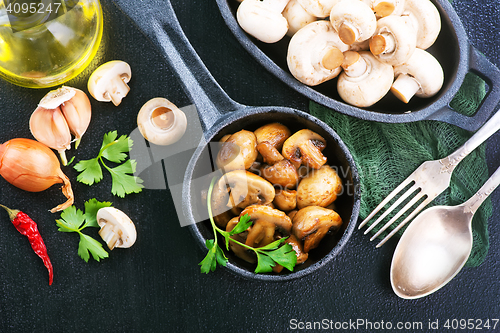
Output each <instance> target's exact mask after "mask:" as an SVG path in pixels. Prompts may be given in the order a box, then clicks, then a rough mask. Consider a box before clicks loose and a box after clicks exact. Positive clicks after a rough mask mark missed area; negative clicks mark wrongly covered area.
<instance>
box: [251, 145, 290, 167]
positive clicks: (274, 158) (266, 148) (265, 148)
mask: <svg viewBox="0 0 500 333" xmlns="http://www.w3.org/2000/svg"><path fill="white" fill-rule="evenodd" d="M257 151H258V152H259V153H260V155H261V156H262V159H263V160H264V163H266V164H268V165H274V164H276V163H278V162H279V161H281V160H283V159H284V157H283V155H281V154H280V152H279V151H278V149H276V148H274V146H273V145H271V144H270V143H269V142H267V141H264V142H261V143H259V144H258V145H257Z"/></svg>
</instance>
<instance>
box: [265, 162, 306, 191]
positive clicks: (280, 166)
mask: <svg viewBox="0 0 500 333" xmlns="http://www.w3.org/2000/svg"><path fill="white" fill-rule="evenodd" d="M262 177H264V179H266V180H267V181H269V182H270V183H271V184H273V185H275V186H276V185H277V186H281V187H282V188H295V186H297V183H298V182H299V174H298V173H297V169H296V168H295V167H294V166H293V164H292V163H291V162H290V161H289V160H281V161H279V162H278V163H276V164H274V165H268V166H266V167H264V168H262Z"/></svg>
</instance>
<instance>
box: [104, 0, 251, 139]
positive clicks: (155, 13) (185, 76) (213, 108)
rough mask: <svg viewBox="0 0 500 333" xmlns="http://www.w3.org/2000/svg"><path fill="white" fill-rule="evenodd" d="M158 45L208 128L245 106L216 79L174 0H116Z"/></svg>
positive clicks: (204, 127) (204, 128)
mask: <svg viewBox="0 0 500 333" xmlns="http://www.w3.org/2000/svg"><path fill="white" fill-rule="evenodd" d="M113 2H114V3H115V5H116V6H117V7H118V8H120V10H121V11H123V12H124V13H125V14H126V16H128V17H129V18H130V19H131V20H132V21H133V22H134V23H135V25H136V26H137V27H138V28H139V29H140V30H141V32H142V33H143V34H144V35H146V37H148V39H149V40H150V41H151V42H152V43H153V44H154V45H155V47H157V48H158V49H159V50H160V52H161V54H162V55H163V56H164V57H165V59H166V60H167V61H168V63H169V64H170V65H171V67H172V68H173V69H174V70H175V72H176V74H177V76H178V77H179V79H180V81H181V83H182V86H183V88H184V90H185V91H186V93H187V94H188V96H189V97H190V98H191V100H192V101H193V103H194V104H195V105H196V108H197V109H198V114H199V116H200V120H201V123H202V127H203V130H204V132H206V131H207V130H208V129H210V128H211V127H212V126H213V125H214V124H215V123H216V122H217V121H219V120H221V119H222V117H223V114H224V113H227V112H229V111H234V110H237V109H241V108H243V107H244V106H243V105H241V104H239V103H237V102H235V101H233V100H232V99H231V98H230V97H229V96H228V95H227V94H226V93H225V91H224V90H223V89H222V88H221V86H220V85H219V84H218V83H217V82H216V81H215V79H214V77H213V76H212V74H210V72H209V71H208V69H207V68H206V66H205V65H204V64H203V62H202V60H201V59H200V57H199V56H198V54H197V53H196V51H195V49H194V48H193V47H192V45H191V44H190V43H189V41H188V39H187V37H186V35H185V34H184V32H183V30H182V28H181V25H180V23H179V21H178V19H177V16H176V14H175V11H174V8H173V7H172V4H171V3H170V0H141V1H140V2H139V3H138V2H136V1H128V0H113Z"/></svg>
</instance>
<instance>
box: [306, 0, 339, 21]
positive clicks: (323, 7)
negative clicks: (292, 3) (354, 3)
mask: <svg viewBox="0 0 500 333" xmlns="http://www.w3.org/2000/svg"><path fill="white" fill-rule="evenodd" d="M339 1H340V0H298V2H299V3H300V4H301V5H302V7H304V9H305V10H306V11H307V12H308V13H309V14H311V15H314V16H316V17H319V18H325V17H328V16H330V12H331V11H332V8H333V6H334V5H336V4H337V2H339Z"/></svg>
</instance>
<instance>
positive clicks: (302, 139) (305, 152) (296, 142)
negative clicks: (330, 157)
mask: <svg viewBox="0 0 500 333" xmlns="http://www.w3.org/2000/svg"><path fill="white" fill-rule="evenodd" d="M325 147H326V140H325V139H324V138H323V137H322V136H321V135H319V134H317V133H315V132H313V131H311V130H309V129H302V130H300V131H298V132H296V133H294V134H293V135H292V136H291V137H289V138H288V139H287V140H286V141H285V143H284V144H283V151H282V154H283V156H284V157H285V158H286V159H288V160H290V161H291V162H292V163H293V162H295V163H297V164H298V165H300V164H304V165H308V166H310V167H311V168H313V169H319V168H320V167H321V166H322V165H324V164H325V163H326V157H325V156H324V155H323V153H322V151H323V149H325Z"/></svg>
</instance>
